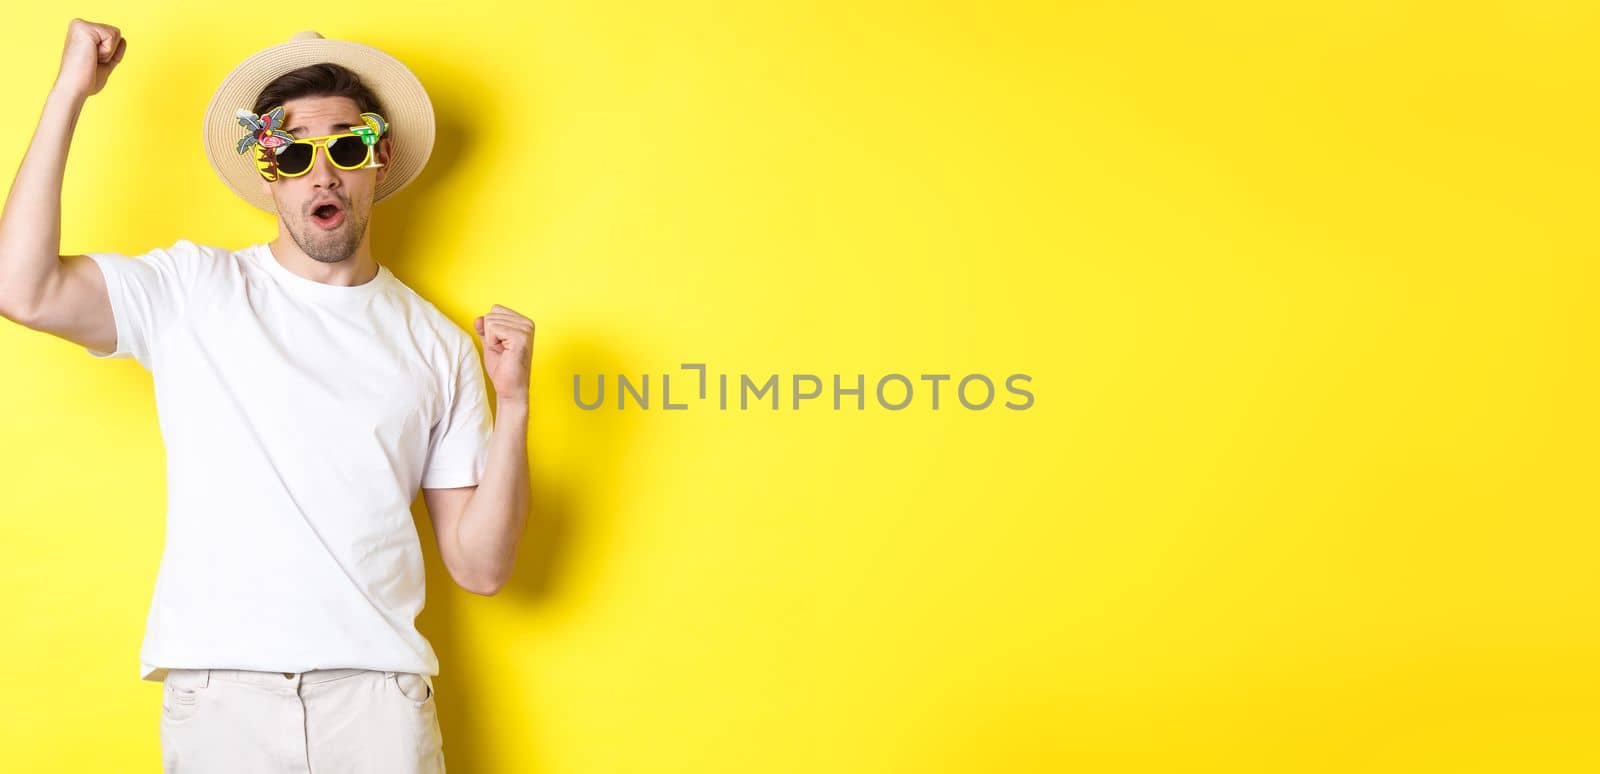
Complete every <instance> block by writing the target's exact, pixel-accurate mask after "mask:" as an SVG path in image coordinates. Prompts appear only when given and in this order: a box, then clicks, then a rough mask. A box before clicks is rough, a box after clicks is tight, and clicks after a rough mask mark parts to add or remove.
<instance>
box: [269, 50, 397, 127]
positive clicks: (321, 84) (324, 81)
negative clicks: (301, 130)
mask: <svg viewBox="0 0 1600 774" xmlns="http://www.w3.org/2000/svg"><path fill="white" fill-rule="evenodd" d="M300 97H349V98H350V99H351V100H353V101H354V102H355V103H356V109H357V110H359V111H360V112H362V113H378V114H380V115H382V113H383V106H382V105H381V104H379V103H378V97H377V96H376V95H374V94H373V93H372V90H371V89H368V88H367V85H366V84H364V83H362V82H361V76H358V75H356V74H355V73H354V72H352V71H351V70H350V69H349V68H347V67H344V66H342V65H336V64H334V63H332V62H319V63H317V64H313V65H306V66H305V67H301V68H299V69H297V70H290V71H289V72H286V73H284V74H283V75H280V76H278V77H277V78H276V79H274V80H273V81H272V82H271V83H269V84H267V85H266V88H263V89H262V90H261V94H260V96H257V97H256V104H255V112H256V114H257V115H260V114H261V113H265V112H267V111H268V110H271V109H273V108H275V107H277V106H279V105H282V104H283V103H285V102H288V101H289V100H291V99H298V98H300Z"/></svg>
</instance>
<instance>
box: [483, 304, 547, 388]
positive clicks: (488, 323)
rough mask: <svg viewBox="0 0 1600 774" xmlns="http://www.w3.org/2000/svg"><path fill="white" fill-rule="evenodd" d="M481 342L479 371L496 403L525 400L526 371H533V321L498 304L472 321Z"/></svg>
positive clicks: (526, 386)
mask: <svg viewBox="0 0 1600 774" xmlns="http://www.w3.org/2000/svg"><path fill="white" fill-rule="evenodd" d="M472 327H473V328H476V329H477V331H478V336H479V337H481V338H482V339H483V367H484V370H486V371H488V372H489V381H490V382H492V383H493V384H494V394H495V399H496V400H499V401H522V402H524V403H526V402H527V400H528V371H529V370H530V369H532V367H533V321H532V320H529V319H528V318H526V317H523V316H522V315H520V314H517V313H516V312H514V311H512V310H510V309H507V308H506V307H503V306H501V305H499V304H495V305H494V306H492V307H490V309H489V313H488V314H485V315H482V316H480V317H478V319H476V320H473V322H472Z"/></svg>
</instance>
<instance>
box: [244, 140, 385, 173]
mask: <svg viewBox="0 0 1600 774" xmlns="http://www.w3.org/2000/svg"><path fill="white" fill-rule="evenodd" d="M361 128H362V129H365V128H366V127H361ZM369 139H370V140H376V139H377V138H376V137H372V136H371V135H370V134H367V135H365V136H364V133H363V134H358V133H356V132H342V133H340V134H326V135H323V136H321V137H306V138H303V139H297V140H295V141H294V142H291V143H288V144H286V145H282V146H280V147H281V150H279V149H277V148H260V149H258V153H257V155H256V170H257V171H259V172H260V173H261V176H262V177H263V178H265V179H267V180H269V181H270V180H276V179H277V178H279V177H300V176H301V175H304V174H305V173H307V172H310V171H311V165H312V164H313V163H315V162H316V160H317V149H318V148H321V149H322V151H323V153H324V154H326V155H327V157H328V163H330V164H332V165H334V166H335V167H338V168H339V169H346V170H348V169H364V168H371V167H381V166H383V164H381V163H379V162H378V159H377V157H376V155H375V150H374V149H375V148H377V143H376V142H373V143H371V144H369V142H368V140H369Z"/></svg>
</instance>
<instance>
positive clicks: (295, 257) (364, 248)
mask: <svg viewBox="0 0 1600 774" xmlns="http://www.w3.org/2000/svg"><path fill="white" fill-rule="evenodd" d="M267 247H269V248H271V250H272V255H273V256H274V257H276V258H277V259H278V263H280V264H282V265H283V267H284V268H285V269H288V270H289V271H292V272H294V273H295V274H298V275H300V276H302V277H305V278H306V279H309V280H315V281H317V282H321V283H323V284H325V285H345V286H353V285H361V284H365V283H367V282H370V281H372V279H373V278H374V277H376V276H377V275H378V261H377V259H375V258H373V257H372V232H371V231H368V232H367V233H365V234H362V235H361V244H360V245H358V246H357V247H356V251H355V252H354V253H351V254H350V257H349V258H346V259H344V260H342V261H339V262H338V263H323V262H322V261H319V260H317V259H315V258H312V257H311V256H309V255H306V254H305V251H303V250H301V249H300V245H299V244H297V243H295V241H294V238H293V237H291V236H289V234H288V232H286V231H284V230H283V227H282V225H281V224H280V226H279V228H278V238H277V239H274V240H272V241H271V242H268V243H267Z"/></svg>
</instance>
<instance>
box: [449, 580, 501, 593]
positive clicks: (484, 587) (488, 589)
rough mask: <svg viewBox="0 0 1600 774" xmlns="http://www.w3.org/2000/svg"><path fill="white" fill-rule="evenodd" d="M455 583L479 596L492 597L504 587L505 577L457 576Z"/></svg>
mask: <svg viewBox="0 0 1600 774" xmlns="http://www.w3.org/2000/svg"><path fill="white" fill-rule="evenodd" d="M456 585H457V586H460V587H461V588H463V589H466V590H467V591H470V592H472V593H474V594H477V595H478V596H480V597H492V596H494V595H495V594H497V593H499V592H500V589H502V588H504V587H505V585H506V579H505V578H504V577H503V576H483V577H473V576H468V577H458V578H456Z"/></svg>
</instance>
